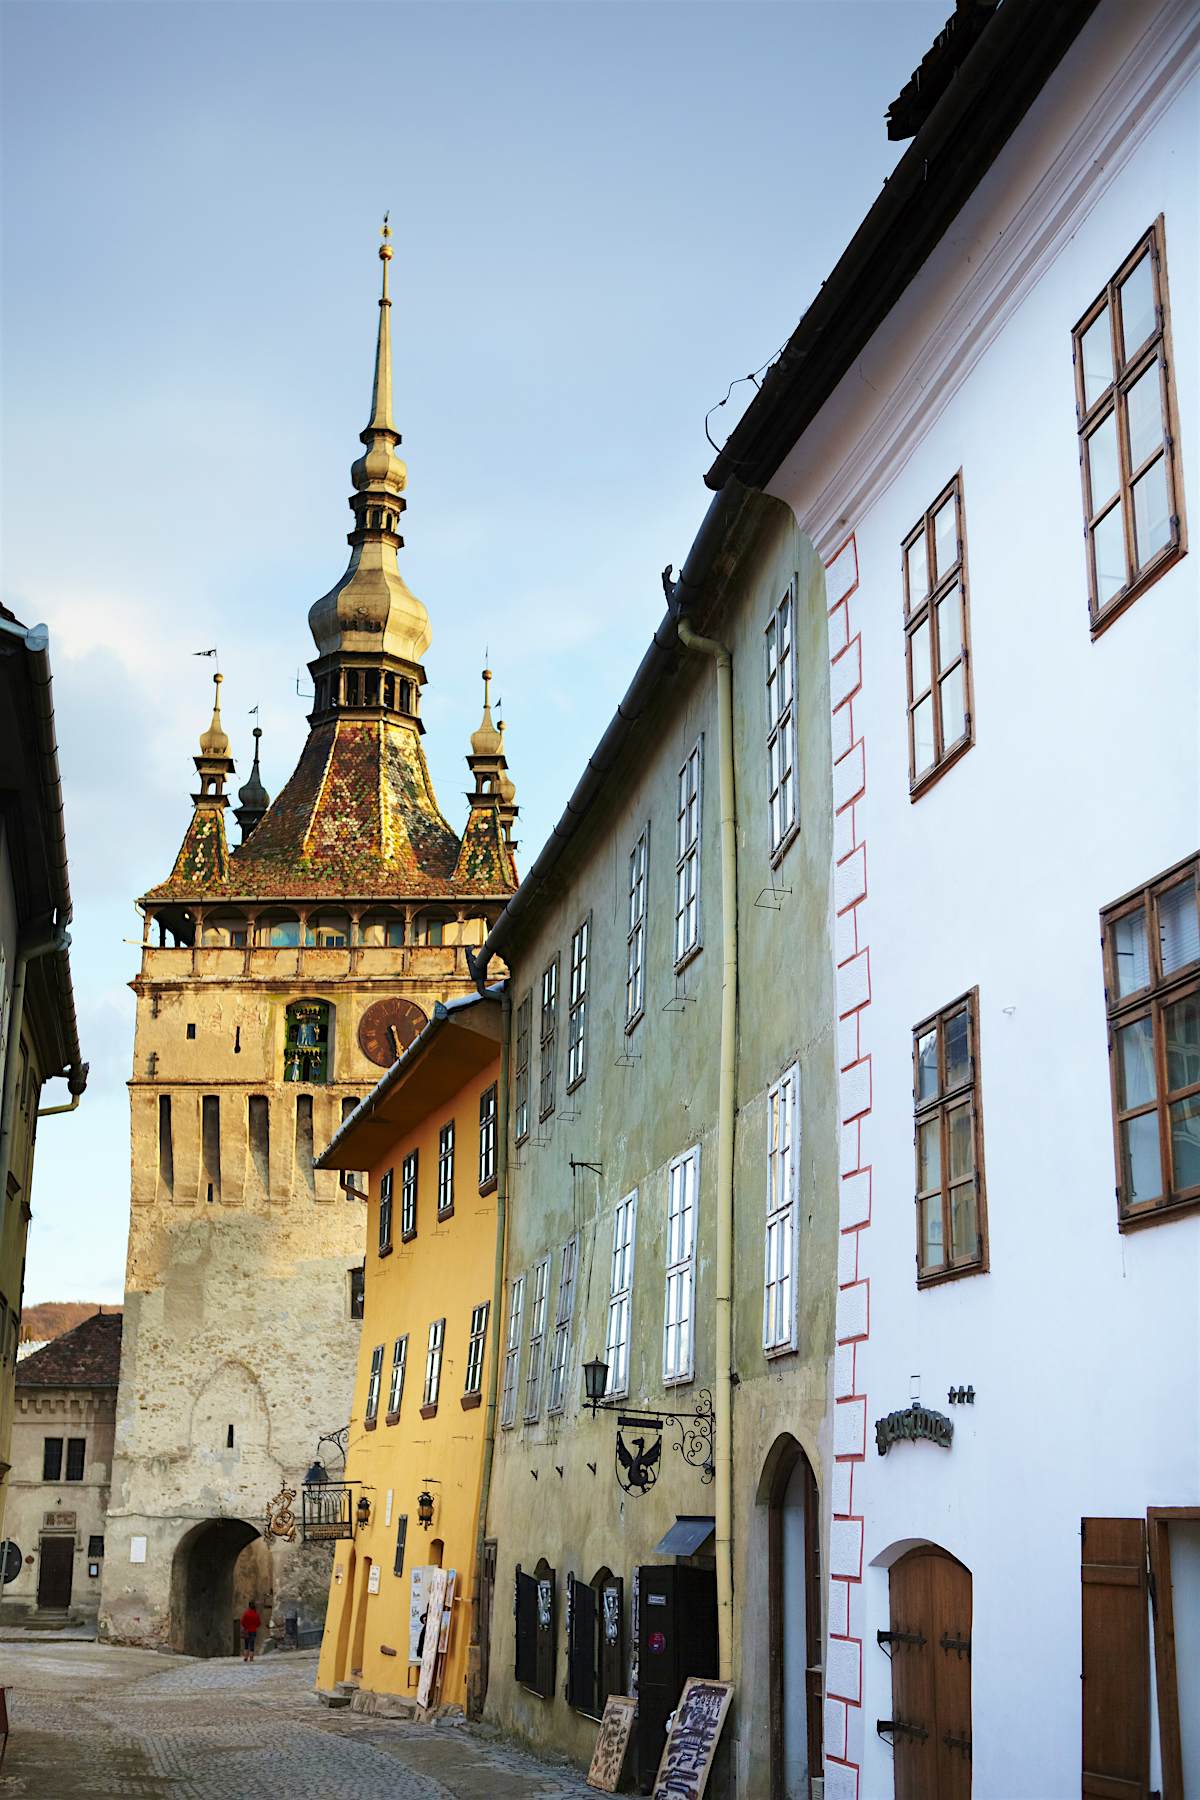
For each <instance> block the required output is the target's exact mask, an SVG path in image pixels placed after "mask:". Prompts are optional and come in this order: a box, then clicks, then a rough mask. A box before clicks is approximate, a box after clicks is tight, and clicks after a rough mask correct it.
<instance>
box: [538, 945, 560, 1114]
mask: <svg viewBox="0 0 1200 1800" xmlns="http://www.w3.org/2000/svg"><path fill="white" fill-rule="evenodd" d="M557 1038H558V958H557V956H556V957H555V958H554V961H553V962H552V963H550V964H549V965H548V966H547V967H546V969H545V970H544V971H543V973H542V1019H541V1050H542V1066H541V1085H540V1088H539V1095H538V1116H539V1117H540V1118H543V1119H545V1118H548V1117H549V1115H550V1114H551V1113H552V1112H553V1111H554V1080H555V1074H556V1061H557Z"/></svg>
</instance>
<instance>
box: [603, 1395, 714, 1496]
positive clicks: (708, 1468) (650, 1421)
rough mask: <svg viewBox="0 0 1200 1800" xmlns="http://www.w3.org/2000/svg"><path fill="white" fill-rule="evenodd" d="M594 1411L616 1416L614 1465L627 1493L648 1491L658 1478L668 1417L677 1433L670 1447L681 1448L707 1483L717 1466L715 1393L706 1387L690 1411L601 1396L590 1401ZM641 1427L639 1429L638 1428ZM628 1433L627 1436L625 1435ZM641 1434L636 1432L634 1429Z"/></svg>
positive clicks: (680, 1450) (644, 1492)
mask: <svg viewBox="0 0 1200 1800" xmlns="http://www.w3.org/2000/svg"><path fill="white" fill-rule="evenodd" d="M591 1406H592V1411H593V1412H594V1413H595V1412H611V1413H615V1414H616V1417H617V1438H616V1445H615V1451H614V1468H615V1472H616V1477H617V1482H618V1484H619V1485H620V1486H621V1487H623V1488H624V1489H625V1492H626V1493H627V1494H646V1493H649V1491H650V1489H651V1488H652V1487H653V1486H654V1484H655V1482H656V1481H657V1480H658V1475H659V1468H660V1466H661V1458H662V1440H663V1430H664V1426H665V1425H666V1423H667V1421H670V1424H671V1428H672V1430H673V1431H674V1432H676V1433H677V1434H678V1435H677V1436H676V1437H675V1438H674V1440H673V1442H672V1444H671V1448H672V1449H673V1450H676V1451H678V1453H679V1455H680V1456H681V1457H682V1458H683V1460H684V1462H685V1463H687V1464H688V1465H689V1467H690V1468H693V1469H697V1470H699V1473H700V1479H701V1481H702V1482H704V1484H705V1485H706V1486H707V1485H708V1483H709V1482H711V1481H712V1479H713V1477H714V1475H715V1473H716V1466H715V1464H714V1461H713V1445H714V1437H713V1425H714V1414H713V1402H712V1394H711V1393H710V1392H709V1390H708V1389H707V1388H703V1389H702V1390H701V1392H700V1393H699V1394H698V1395H697V1396H696V1404H695V1406H693V1407H692V1409H691V1411H690V1412H672V1411H671V1410H670V1409H669V1408H667V1407H663V1406H660V1407H657V1408H656V1409H655V1410H654V1411H653V1412H641V1411H639V1410H638V1409H637V1408H633V1407H627V1406H622V1405H621V1403H620V1402H619V1401H609V1400H599V1401H594V1402H592V1403H591ZM639 1428H640V1429H639ZM626 1432H628V1433H629V1436H628V1438H626V1436H625V1435H624V1434H625V1433H626ZM635 1432H637V1433H638V1435H637V1436H635V1435H634V1433H635Z"/></svg>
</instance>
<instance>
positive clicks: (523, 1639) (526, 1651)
mask: <svg viewBox="0 0 1200 1800" xmlns="http://www.w3.org/2000/svg"><path fill="white" fill-rule="evenodd" d="M515 1611H516V1622H517V1657H516V1667H515V1670H514V1673H515V1675H516V1679H517V1680H518V1681H519V1682H520V1683H521V1685H522V1687H530V1688H532V1687H536V1686H537V1635H538V1629H537V1582H536V1581H535V1580H534V1578H533V1576H532V1575H526V1574H525V1573H524V1572H523V1570H522V1568H521V1565H520V1563H518V1564H517V1592H516V1605H515Z"/></svg>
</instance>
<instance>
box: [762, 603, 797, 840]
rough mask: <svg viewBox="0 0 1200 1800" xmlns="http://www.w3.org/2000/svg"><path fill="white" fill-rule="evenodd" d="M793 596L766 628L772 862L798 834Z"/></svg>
mask: <svg viewBox="0 0 1200 1800" xmlns="http://www.w3.org/2000/svg"><path fill="white" fill-rule="evenodd" d="M794 604H795V597H794V594H793V591H792V589H791V588H790V587H789V589H788V591H787V593H786V594H785V595H784V596H783V599H782V600H781V601H780V602H779V604H778V606H777V607H776V608H775V611H774V613H773V614H772V615H771V622H770V624H769V625H768V626H767V633H766V636H767V821H768V827H769V836H770V844H771V858H772V860H773V861H777V860H778V858H779V857H781V856H782V855H783V852H784V850H785V849H786V848H787V846H788V844H789V843H790V841H791V839H792V837H793V835H794V834H795V831H796V708H795V694H796V647H795V638H794V636H793V630H792V626H793V607H794Z"/></svg>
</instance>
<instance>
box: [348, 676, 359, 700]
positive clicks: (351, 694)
mask: <svg viewBox="0 0 1200 1800" xmlns="http://www.w3.org/2000/svg"><path fill="white" fill-rule="evenodd" d="M346 705H347V706H357V705H358V670H357V669H347V670H346Z"/></svg>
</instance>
